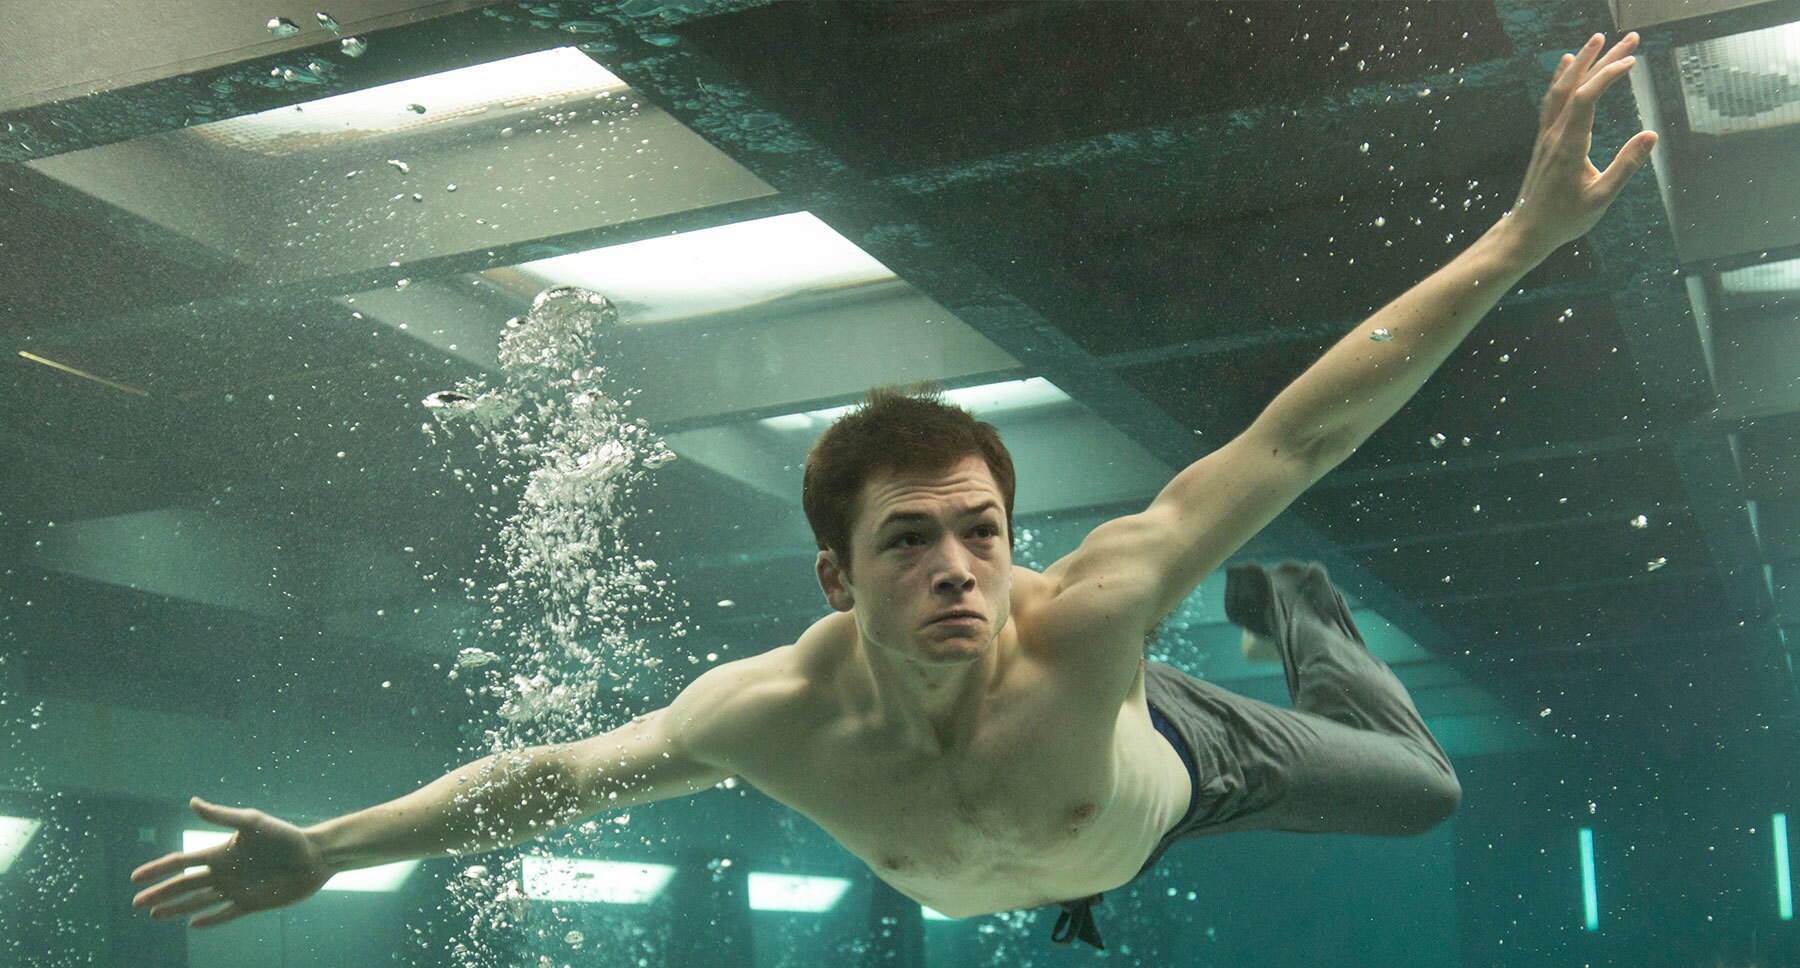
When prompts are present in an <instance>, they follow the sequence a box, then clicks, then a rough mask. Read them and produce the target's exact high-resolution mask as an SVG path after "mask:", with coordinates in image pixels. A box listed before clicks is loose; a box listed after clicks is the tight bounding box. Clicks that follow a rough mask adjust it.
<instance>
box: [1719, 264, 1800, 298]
mask: <svg viewBox="0 0 1800 968" xmlns="http://www.w3.org/2000/svg"><path fill="white" fill-rule="evenodd" d="M1719 285H1720V286H1722V287H1724V289H1725V292H1726V293H1728V294H1736V293H1750V292H1800V259H1789V260H1787V261H1786V262H1775V263H1771V264H1769V265H1764V266H1746V267H1744V268H1742V269H1733V270H1731V271H1730V272H1722V273H1720V274H1719Z"/></svg>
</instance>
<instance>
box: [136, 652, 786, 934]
mask: <svg viewBox="0 0 1800 968" xmlns="http://www.w3.org/2000/svg"><path fill="white" fill-rule="evenodd" d="M761 668H762V666H761V665H760V664H757V663H754V662H752V661H748V660H746V661H740V662H730V663H726V664H725V665H722V666H718V667H716V668H714V669H711V670H709V671H707V672H706V673H705V674H704V675H702V676H700V678H698V679H696V680H694V681H693V682H692V683H690V684H689V685H688V687H687V688H686V689H684V690H682V692H681V695H679V696H677V697H676V698H675V701H674V702H673V703H670V704H669V706H668V707H667V708H665V709H659V710H657V711H656V712H653V713H650V714H648V715H645V716H640V717H638V718H637V719H634V720H632V721H631V722H629V723H627V724H625V725H624V726H621V727H619V728H618V729H615V730H613V731H611V732H609V733H604V734H602V735H599V736H595V737H593V738H591V739H587V740H583V741H581V742H578V743H570V744H566V745H558V746H534V747H530V748H528V749H522V750H509V751H507V752H504V753H500V754H497V755H495V756H492V757H488V758H485V759H481V760H477V761H475V762H473V763H469V764H467V765H465V766H462V767H460V768H458V769H455V770H452V771H450V772H449V773H447V774H445V775H444V776H442V777H440V778H438V779H437V780H434V781H432V782H431V783H428V784H426V785H425V786H424V787H422V788H421V789H418V790H415V791H413V792H412V793H409V794H407V795H406V796H403V797H400V798H399V799H397V800H392V801H389V802H388V803H383V804H380V805H378V806H374V807H370V808H368V809H367V810H360V811H357V812H356V813H352V814H346V815H344V816H342V817H338V818H336V819H333V820H327V821H325V822H324V823H321V824H318V825H316V826H314V827H310V828H307V829H305V830H302V829H300V828H299V827H296V826H294V825H293V824H290V823H288V822H287V821H285V820H282V819H281V818H279V817H274V816H271V815H269V814H266V813H263V812H262V811H260V810H249V809H241V808H235V807H222V806H218V805H216V804H210V803H207V802H205V801H203V800H201V799H200V798H198V797H195V798H194V800H193V802H192V806H193V809H194V812H195V813H196V814H198V815H199V816H200V817H201V819H203V820H206V821H208V822H211V823H216V824H219V825H221V826H226V827H231V828H233V829H234V830H235V831H236V832H235V833H234V834H233V835H232V837H231V839H230V840H229V841H227V842H225V843H223V844H217V845H214V846H211V847H206V848H203V849H200V850H195V851H184V852H177V853H173V854H167V855H165V856H163V857H160V858H157V859H156V860H153V861H151V862H149V863H147V864H144V865H143V866H141V867H139V868H138V869H137V870H135V871H133V872H132V873H131V880H132V882H133V883H137V884H153V885H154V886H152V887H149V888H146V889H145V890H143V891H140V892H139V893H138V895H137V897H136V898H134V899H133V901H132V905H133V906H134V907H139V908H149V909H150V914H151V916H152V917H154V918H159V919H162V918H177V917H184V916H187V915H193V918H192V921H191V923H192V925H193V927H196V928H209V927H213V926H214V925H219V924H225V923H227V922H229V921H233V920H235V919H237V918H240V917H243V916H244V915H246V914H252V913H255V912H257V911H267V910H271V909H273V908H280V907H286V906H288V905H290V904H297V903H299V902H300V901H303V900H305V899H307V898H309V897H311V896H312V895H313V894H315V893H317V892H318V890H319V888H320V887H322V886H323V885H324V884H325V882H326V881H327V880H329V879H330V877H331V876H332V875H333V874H336V873H338V872H340V871H346V870H353V869H355V868H358V867H372V866H375V865H377V864H385V863H389V862H392V861H398V860H410V859H413V858H417V857H432V856H438V855H443V854H468V853H476V852H480V851H485V850H492V849H494V848H497V847H505V846H510V845H512V844H517V843H521V842H523V841H526V840H530V839H531V838H533V837H536V836H538V835H540V834H542V833H544V832H546V831H548V830H550V829H552V828H555V827H559V826H561V825H563V824H566V823H568V822H570V821H571V820H575V819H577V818H579V817H583V816H586V815H587V814H590V813H593V812H595V811H597V810H622V809H625V808H628V807H632V806H635V805H637V804H640V803H649V802H651V801H653V800H666V799H668V798H670V797H677V796H683V795H686V794H690V793H698V792H699V791H701V790H705V789H707V788H708V787H711V786H713V785H714V784H717V783H718V782H719V781H721V780H723V779H725V778H726V777H728V776H730V775H732V773H733V772H735V771H734V769H733V767H732V766H731V763H732V761H733V760H734V759H735V757H736V754H735V753H734V752H733V751H735V750H739V749H741V748H742V747H741V743H742V742H743V741H744V738H745V737H746V735H749V734H752V733H754V732H755V730H754V729H752V728H748V727H747V722H748V721H747V720H746V719H745V715H746V713H745V710H746V709H747V708H754V707H756V706H758V703H759V700H755V699H752V700H749V701H748V702H747V701H746V700H745V697H746V696H760V695H766V693H764V692H762V691H760V690H757V689H754V688H749V689H746V686H754V685H755V680H756V679H757V678H758V676H759V675H760V673H759V671H758V670H759V669H761Z"/></svg>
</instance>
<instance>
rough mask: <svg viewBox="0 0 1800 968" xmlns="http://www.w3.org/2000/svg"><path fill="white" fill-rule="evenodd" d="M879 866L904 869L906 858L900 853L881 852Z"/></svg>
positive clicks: (894, 869)
mask: <svg viewBox="0 0 1800 968" xmlns="http://www.w3.org/2000/svg"><path fill="white" fill-rule="evenodd" d="M881 866H882V867H884V868H887V869H888V870H891V871H898V870H905V869H906V858H905V857H904V856H902V855H900V854H883V855H881Z"/></svg>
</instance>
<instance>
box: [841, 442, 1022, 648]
mask: <svg viewBox="0 0 1800 968" xmlns="http://www.w3.org/2000/svg"><path fill="white" fill-rule="evenodd" d="M1004 502H1005V498H1004V496H1003V495H1002V494H1001V493H1000V488H999V486H998V485H996V484H995V483H994V477H993V475H992V474H991V473H989V471H988V468H987V464H986V463H985V462H984V461H983V460H982V459H981V458H980V457H979V456H976V455H971V456H969V457H966V458H964V459H963V460H962V462H961V463H959V464H956V465H955V466H954V467H952V468H951V469H950V470H948V471H946V472H944V473H943V474H942V475H941V476H937V477H912V476H899V475H890V476H879V477H876V478H874V479H872V480H870V481H869V482H868V483H867V484H865V485H864V487H863V493H862V501H861V503H860V506H859V511H858V514H857V520H856V524H855V526H854V528H853V529H852V531H851V538H850V540H851V544H852V546H853V548H854V549H855V552H854V555H855V557H854V561H855V572H856V581H855V583H854V584H849V583H845V582H843V581H842V573H841V572H837V571H836V569H835V567H833V566H827V565H826V564H825V563H824V562H823V561H822V562H821V568H820V577H821V582H822V583H823V584H824V585H825V587H826V595H827V597H828V598H830V599H831V604H832V606H833V607H834V608H837V609H838V610H839V611H849V610H854V612H855V614H856V623H857V627H858V628H859V629H860V630H861V632H862V635H863V640H864V641H865V642H867V643H868V644H869V645H870V646H873V647H880V648H885V649H888V650H890V651H892V652H896V653H899V654H900V655H902V656H905V657H908V658H912V659H915V660H918V661H921V662H925V663H929V664H942V663H958V662H966V661H969V660H971V659H974V658H976V657H978V656H979V655H980V654H981V653H982V652H983V651H984V650H985V649H986V648H987V645H988V643H990V642H992V641H993V640H994V638H995V637H996V636H998V635H999V634H1000V630H1001V629H1002V628H1003V627H1004V626H1005V624H1006V621H1007V619H1008V617H1009V616H1010V614H1011V611H1012V597H1011V596H1012V548H1011V544H1010V542H1009V541H1008V536H1007V533H1006V505H1005V503H1004ZM825 557H827V556H826V555H821V558H822V559H823V558H825ZM828 572H829V575H828ZM834 591H835V593H834ZM952 611H967V612H971V613H973V614H974V617H973V618H972V619H967V620H951V621H942V620H940V619H941V617H942V616H943V615H944V614H945V613H947V612H952Z"/></svg>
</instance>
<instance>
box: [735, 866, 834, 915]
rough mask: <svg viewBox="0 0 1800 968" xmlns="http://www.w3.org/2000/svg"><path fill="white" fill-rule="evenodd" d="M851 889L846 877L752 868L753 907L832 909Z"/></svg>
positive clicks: (769, 909) (791, 909)
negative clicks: (811, 875) (759, 871)
mask: <svg viewBox="0 0 1800 968" xmlns="http://www.w3.org/2000/svg"><path fill="white" fill-rule="evenodd" d="M848 890H850V882H849V881H848V880H846V879H844V878H842V877H806V876H800V875H795V874H761V873H758V872H756V871H751V872H750V910H752V911H803V912H807V913H817V912H820V911H829V910H831V909H832V908H834V907H836V906H837V903H838V901H840V900H842V899H843V896H844V892H846V891H848Z"/></svg>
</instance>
